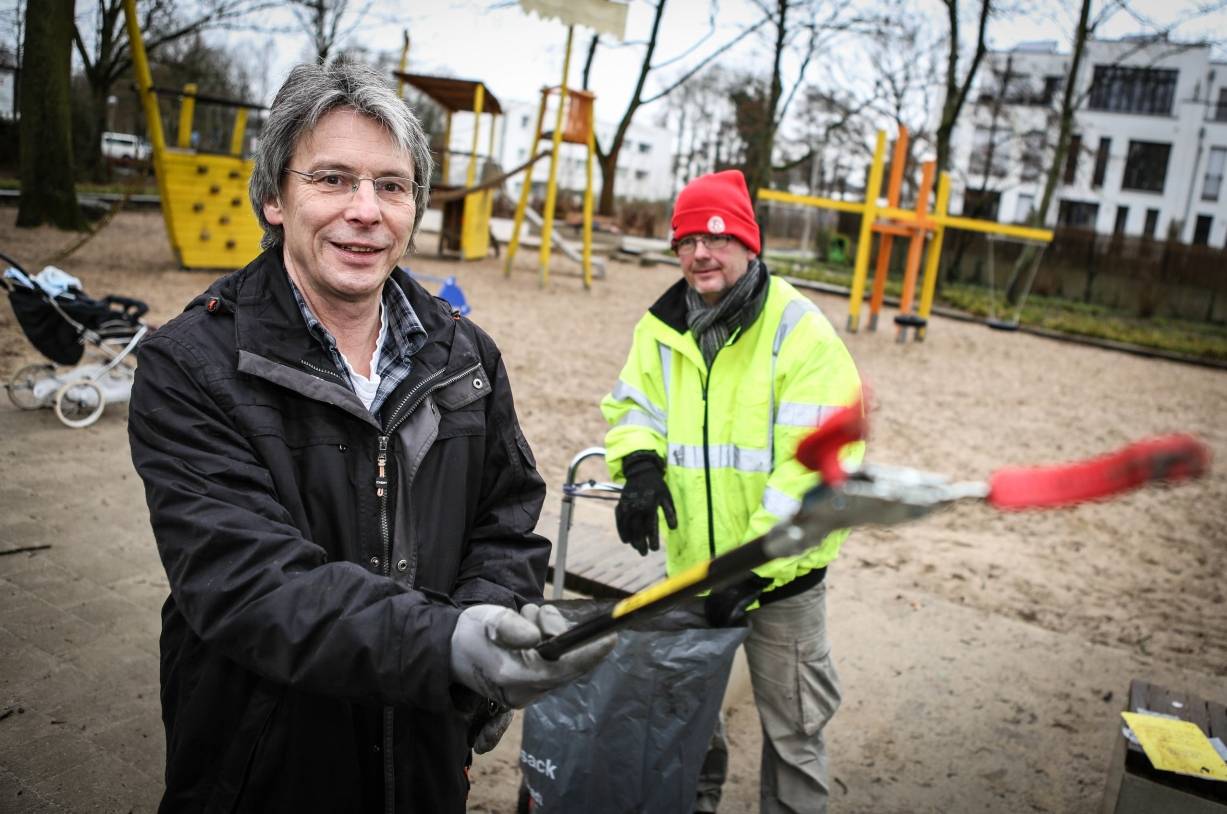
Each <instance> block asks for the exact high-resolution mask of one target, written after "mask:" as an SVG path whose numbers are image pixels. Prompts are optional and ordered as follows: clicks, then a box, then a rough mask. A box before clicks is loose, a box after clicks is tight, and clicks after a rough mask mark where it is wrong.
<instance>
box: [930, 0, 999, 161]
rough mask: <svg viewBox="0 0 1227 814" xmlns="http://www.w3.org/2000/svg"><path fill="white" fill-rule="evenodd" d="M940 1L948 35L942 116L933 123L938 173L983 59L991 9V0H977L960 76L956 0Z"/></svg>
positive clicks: (945, 158)
mask: <svg viewBox="0 0 1227 814" xmlns="http://www.w3.org/2000/svg"><path fill="white" fill-rule="evenodd" d="M942 2H943V3H944V4H945V6H946V20H947V22H948V24H949V27H950V38H949V40H948V46H947V49H946V79H945V99H944V101H943V102H942V117H941V121H940V122H939V123H938V125H937V133H936V147H937V171H938V172H939V173H940V172H944V171H946V170H948V169H950V137H951V134H952V133H953V132H954V127H955V125H956V124H957V123H958V120H959V114H960V113H962V111H963V103H964V102H966V101H967V94H968V92H969V91H970V90H971V86H972V83H973V82H974V81H975V78H976V71H977V70H979V68H980V62H981V61H982V60H983V59H984V53H985V51H986V50H987V49H988V46H987V44H986V43H985V39H984V35H985V31H986V30H987V28H988V18H989V16H990V15H991V14H992V10H993V4H992V0H980V13H979V19H978V20H977V23H976V44H975V48H974V49H973V50H972V55H971V60H970V62H969V63H968V65H967V71H966V73H965V74H964V75H963V76H962V77H960V76H959V57H960V56H961V51H962V46H961V45H960V39H959V28H960V26H961V24H962V20H961V19H960V18H959V3H958V0H942Z"/></svg>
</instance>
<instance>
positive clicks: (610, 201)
mask: <svg viewBox="0 0 1227 814" xmlns="http://www.w3.org/2000/svg"><path fill="white" fill-rule="evenodd" d="M666 2H667V0H657V2H656V5H655V13H654V14H653V16H652V27H651V30H650V32H649V34H648V38H647V40H646V41H645V42H644V43H643V47H644V52H643V59H642V61H641V62H640V65H639V76H638V78H637V79H636V82H635V89H634V91H632V93H631V98H630V101H629V102H627V105H626V109H625V110H624V111H623V113H622V118H621V119H620V120H619V121H618V126H617V128H616V129H615V130H614V135H613V138H612V139H610V140H609V144H608V145H605V144H602V143H601V141H600V139H597V140H596V155H597V163H598V164H599V165H600V168H601V197H600V200H599V201H598V203H597V209H598V211H599V212H600V213H601V214H602V215H611V214H613V209H614V197H615V184H616V183H617V170H618V156H619V155H620V154H621V152H622V146H623V145H624V144H625V142H626V133H627V131H628V130H629V129H630V126H631V122H632V121H633V119H634V117H635V113H636V112H637V111H638V110H639V108H641V107H643V106H645V105H650V104H652V103H653V102H655V101H658V100H660V99H663V98H665V97H666V96H668V95H669V94H671V93H673V91H675V90H677V89H678V88H679V87H681V86H682V85H683V84H685V83H686V81H687V80H689V79H690V78H691V77H693V76H694V75H695V74H697V73H698V72H699V71H701V70H703V69H704V68H705V67H706V66H707V65H708V64H710V63H711V62H712V61H713V60H715V59H716V58H717V57H719V56H722V55H725V54H727V53H728V51H729V49H731V48H733V47H734V46H736V45H737V43H739V42H741V41H742V40H743V39H745V38H746V37H748V36H749V35H750V34H752V33H754V32H755V31H757V30H758V29H759V28H760V27H761V26H762V25H763V24H764V23H765V22H766V20H761V21H759V22H758V23H756V24H755V25H752V26H750V27H749V28H747V29H746V30H745V31H742V32H741V33H740V34H738V35H737V36H736V37H734V38H732V39H731V40H729V41H728V42H725V43H723V44H721V45H719V46H716V47H714V48H712V49H711V51H710V52H709V53H708V54H707V55H706V56H704V57H702V58H701V59H698V60H697V61H696V62H695V63H694V64H693V65H691V66H690V67H689V68H688V69H687V70H686V71H685V72H684V73H683V74H682V75H681V76H680V77H678V78H677V79H675V80H674V81H673V82H671V83H670V84H668V85H667V86H666V87H665V88H664V89H662V90H660V91H658V92H656V93H655V94H652V95H651V96H647V97H645V96H644V89H645V88H646V86H647V80H648V76H649V75H650V74H651V73H652V71H654V70H660V69H663V68H666V67H668V66H672V65H674V64H677V63H678V62H679V61H681V60H683V59H685V58H687V57H689V56H690V55H691V54H692V53H694V52H695V51H696V50H698V49H699V48H700V47H701V46H702V45H703V43H705V42H706V41H707V40H708V39H710V37H711V36H712V34H713V33H714V31H715V25H714V19H709V22H710V23H711V26H710V30H709V31H708V32H707V33H706V34H704V35H703V36H702V37H701V38H700V39H699V41H698V42H696V43H694V44H692V45H690V46H689V47H688V48H686V49H684V50H683V51H682V53H681V54H680V55H678V56H675V57H672V58H669V59H666V60H663V61H661V62H654V61H653V60H654V57H655V54H656V44H657V39H658V37H659V35H660V25H661V18H662V17H663V16H664V12H665V5H666ZM600 44H601V40H600V36H599V35H597V36H594V37H593V38H592V41H591V42H590V43H589V45H588V55H587V59H586V60H585V62H584V71H583V79H582V87H584V88H588V87H589V83H590V81H591V74H592V66H593V63H594V61H595V57H596V52H597V48H598V46H599V45H600Z"/></svg>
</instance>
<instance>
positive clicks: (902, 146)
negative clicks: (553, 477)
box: [869, 125, 908, 331]
mask: <svg viewBox="0 0 1227 814" xmlns="http://www.w3.org/2000/svg"><path fill="white" fill-rule="evenodd" d="M907 141H908V132H907V128H906V127H904V126H903V125H899V135H898V136H897V137H896V138H895V149H894V152H893V153H892V154H891V157H890V182H889V184H888V185H887V187H886V205H887V206H889V207H890V208H891V209H894V208H896V207H897V206H899V192H900V190H901V189H902V188H903V166H904V164H906V163H907ZM893 243H894V238H893V237H891V236H890V235H889V234H882V236H881V237H879V238H878V264H877V267H876V268H875V269H874V272H873V296H872V297H871V298H870V300H869V330H871V331H876V330H877V329H878V314H879V313H880V312H881V310H882V298H883V297H884V296H886V276H887V275H888V274H889V273H890V251H891V246H892V244H893Z"/></svg>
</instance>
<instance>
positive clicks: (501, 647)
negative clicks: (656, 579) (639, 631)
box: [451, 605, 616, 709]
mask: <svg viewBox="0 0 1227 814" xmlns="http://www.w3.org/2000/svg"><path fill="white" fill-rule="evenodd" d="M568 627H570V625H568V624H567V620H566V619H564V618H563V616H562V614H561V613H559V612H558V609H557V608H555V607H552V606H550V605H545V606H538V605H525V606H524V607H523V608H521V609H520V612H519V613H516V612H515V611H514V610H512V609H510V608H504V607H501V606H499V605H474V606H472V607H470V608H465V609H464V611H462V612H461V614H460V618H459V619H457V620H456V629H455V631H453V632H452V653H451V673H452V680H453V681H455V682H457V683H458V684H463V685H464V686H466V687H468V688H469V689H470V690H472V691H473V692H475V693H477V694H478V695H481V696H483V697H485V698H489V699H492V700H494V701H497V702H498V703H500V704H502V705H503V706H505V707H512V708H517V709H518V708H520V707H523V706H525V705H526V704H528V703H530V702H531V701H533V700H534V699H535V698H537V697H538V696H540V695H544V694H545V693H547V692H549V691H550V690H552V689H554V688H555V687H557V686H559V685H561V684H566V683H568V682H571V681H574V680H575V679H577V678H579V677H580V676H582V675H583V674H584V673H586V672H588V671H589V670H591V669H592V668H593V667H595V666H596V664H597V662H599V661H600V660H601V659H603V658H604V657H605V654H607V653H608V652H609V651H610V650H611V649H613V646H614V643H615V641H616V636H614V635H612V634H611V635H608V636H604V637H602V638H600V639H597V640H596V641H593V642H589V643H588V644H586V645H584V646H583V647H579V648H576V649H575V650H572V651H571V652H570V653H567V654H566V655H564V656H563V657H562V658H560V659H558V661H546V660H545V659H543V658H541V656H540V655H538V653H537V651H536V650H534V649H533V648H534V647H536V646H537V645H538V644H540V643H541V641H542V640H543V639H545V638H547V637H549V636H556V635H557V634H559V633H562V632H563V631H565V630H566V629H567V628H568Z"/></svg>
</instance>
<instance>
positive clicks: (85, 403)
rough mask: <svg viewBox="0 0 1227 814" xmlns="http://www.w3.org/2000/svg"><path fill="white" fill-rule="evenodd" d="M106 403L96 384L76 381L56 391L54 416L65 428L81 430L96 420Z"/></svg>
mask: <svg viewBox="0 0 1227 814" xmlns="http://www.w3.org/2000/svg"><path fill="white" fill-rule="evenodd" d="M106 403H107V400H106V396H105V395H103V393H102V388H101V387H99V386H98V385H97V383H96V382H91V381H90V380H89V379H78V380H77V381H73V382H68V383H67V384H65V385H64V386H63V387H61V388H60V389H59V390H57V391H56V393H55V414H56V416H58V417H59V419H60V421H62V422H64V424H65V426H68V427H72V428H73V429H81V428H82V427H88V426H89V425H90V424H93V423H94V422H95V421H97V420H98V416H100V415H102V408H103V407H106Z"/></svg>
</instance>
